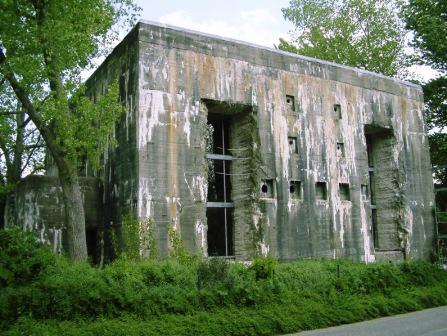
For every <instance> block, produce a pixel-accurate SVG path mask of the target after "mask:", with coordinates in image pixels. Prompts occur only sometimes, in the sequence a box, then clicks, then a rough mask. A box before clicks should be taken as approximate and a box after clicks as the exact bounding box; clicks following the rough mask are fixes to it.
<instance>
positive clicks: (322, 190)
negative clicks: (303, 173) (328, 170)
mask: <svg viewBox="0 0 447 336" xmlns="http://www.w3.org/2000/svg"><path fill="white" fill-rule="evenodd" d="M315 197H316V199H317V200H326V199H327V185H326V182H317V183H315Z"/></svg>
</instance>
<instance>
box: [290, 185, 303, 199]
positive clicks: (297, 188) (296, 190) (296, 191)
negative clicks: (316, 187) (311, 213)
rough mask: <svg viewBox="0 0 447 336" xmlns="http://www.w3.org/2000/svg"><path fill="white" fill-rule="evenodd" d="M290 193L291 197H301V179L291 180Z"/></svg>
mask: <svg viewBox="0 0 447 336" xmlns="http://www.w3.org/2000/svg"><path fill="white" fill-rule="evenodd" d="M289 193H290V198H291V199H301V181H290V183H289Z"/></svg>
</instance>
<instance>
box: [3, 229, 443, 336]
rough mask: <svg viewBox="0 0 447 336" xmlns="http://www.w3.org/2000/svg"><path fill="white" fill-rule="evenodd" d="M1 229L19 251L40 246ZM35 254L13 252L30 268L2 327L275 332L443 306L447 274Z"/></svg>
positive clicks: (15, 330) (66, 331) (7, 330)
mask: <svg viewBox="0 0 447 336" xmlns="http://www.w3.org/2000/svg"><path fill="white" fill-rule="evenodd" d="M0 232H1V233H2V235H12V236H13V239H12V241H11V245H18V246H21V247H20V250H23V251H24V250H26V251H38V250H39V249H41V248H40V247H39V246H38V245H35V244H36V242H35V240H34V241H33V240H29V239H28V238H27V237H28V236H23V237H22V238H21V239H22V240H23V241H17V240H18V238H14V235H15V234H16V233H12V231H0ZM5 232H6V233H5ZM1 237H3V236H1ZM8 237H9V236H8ZM2 241H3V240H2ZM2 244H3V243H2ZM5 246H6V245H5ZM2 247H3V245H2ZM11 249H12V247H7V248H6V250H11ZM2 250H3V249H2ZM23 253H24V252H23ZM11 255H14V253H13V252H10V253H9V254H8V255H7V256H3V257H2V258H4V259H5V260H10V259H11ZM34 255H35V257H34V259H33V260H34V261H33V262H32V264H33V265H38V267H32V268H30V267H29V264H30V260H29V259H26V258H22V257H23V256H22V255H21V254H20V255H17V258H16V262H15V264H14V266H13V267H12V268H11V267H10V268H9V269H15V270H25V271H20V272H15V273H14V274H15V275H14V277H13V278H14V279H16V280H14V281H10V280H8V282H3V284H4V288H2V290H0V330H1V331H2V334H5V335H19V334H26V335H41V334H45V335H84V334H85V335H91V334H98V335H109V334H110V335H111V334H114V335H120V334H121V335H157V334H160V333H163V334H164V335H191V334H234V335H272V334H282V333H289V332H296V331H300V330H304V329H312V328H318V327H326V326H331V325H335V324H339V323H348V322H354V321H360V320H364V319H368V318H373V317H378V316H384V315H390V314H396V313H402V312H405V311H411V310H416V309H421V308H424V307H431V306H435V305H442V304H447V295H446V294H447V273H446V272H445V271H443V270H441V269H439V268H437V267H436V266H434V265H431V264H428V263H425V262H411V263H401V264H389V263H386V264H369V265H365V264H360V263H353V262H349V261H343V260H337V261H310V260H306V261H297V262H294V263H284V264H282V263H277V261H275V260H274V259H273V258H257V259H255V260H254V261H253V263H252V264H251V265H243V264H240V263H234V262H228V261H225V260H222V259H211V260H204V261H198V260H195V262H190V263H188V264H186V263H180V262H179V261H178V260H177V259H175V258H171V259H167V260H163V261H159V260H158V261H157V260H150V259H142V260H139V261H133V260H130V259H128V258H127V259H118V260H117V261H115V262H113V263H111V264H109V265H107V266H106V267H105V268H103V269H99V268H95V267H92V266H91V265H89V264H88V263H85V262H72V261H70V260H68V259H66V258H64V257H62V256H55V255H53V259H50V260H49V259H47V257H46V256H45V254H43V255H39V254H38V253H37V252H35V253H34ZM39 258H40V259H39ZM2 260H3V259H2ZM39 260H40V263H39V262H37V261H39ZM20 261H21V262H22V265H20ZM2 263H3V264H4V262H3V261H2ZM31 270H32V271H31ZM36 270H37V271H36ZM24 274H25V276H24ZM26 274H28V275H26ZM9 278H10V277H9ZM9 278H8V279H9ZM19 279H20V280H19Z"/></svg>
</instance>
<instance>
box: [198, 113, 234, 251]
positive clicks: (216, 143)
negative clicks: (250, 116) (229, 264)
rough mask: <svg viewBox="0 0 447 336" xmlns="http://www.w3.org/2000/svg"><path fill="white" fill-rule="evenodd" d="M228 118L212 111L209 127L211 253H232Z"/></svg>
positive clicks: (207, 145)
mask: <svg viewBox="0 0 447 336" xmlns="http://www.w3.org/2000/svg"><path fill="white" fill-rule="evenodd" d="M229 120H230V118H229V117H228V116H225V115H218V114H209V115H208V124H207V129H206V134H205V138H206V152H207V154H206V158H207V168H208V198H207V211H206V215H207V225H208V231H207V241H208V255H209V256H231V255H233V253H234V251H233V221H232V215H231V214H232V208H233V202H232V201H231V179H230V176H231V174H230V172H231V161H232V159H233V157H232V156H231V151H230V149H229V148H230V147H229V139H230V138H229Z"/></svg>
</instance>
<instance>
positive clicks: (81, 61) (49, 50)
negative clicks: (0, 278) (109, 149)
mask: <svg viewBox="0 0 447 336" xmlns="http://www.w3.org/2000/svg"><path fill="white" fill-rule="evenodd" d="M136 10H137V7H136V6H135V5H134V4H133V2H132V0H64V1H60V0H4V1H2V2H1V3H0V74H1V75H2V76H3V79H4V80H6V81H7V82H8V85H9V86H10V87H11V88H12V91H13V92H14V97H15V99H16V100H17V102H18V103H19V104H20V106H21V108H22V109H23V110H24V111H25V112H26V115H27V117H29V118H30V120H31V121H32V122H33V123H34V125H35V126H36V128H37V129H38V130H39V133H40V134H41V136H42V138H43V139H44V141H45V144H46V146H47V148H48V151H49V153H50V154H51V156H52V158H53V160H54V162H55V165H56V166H57V169H58V174H59V181H60V184H61V187H62V194H63V201H64V205H65V226H66V233H67V238H68V242H69V244H68V253H69V255H70V257H71V258H72V259H75V260H79V259H85V258H86V257H87V247H86V238H85V216H84V208H83V203H82V197H81V190H80V187H79V182H78V177H77V164H78V162H79V160H80V158H82V157H88V158H89V160H90V162H93V163H94V162H97V160H98V155H99V153H100V151H101V148H102V147H103V146H104V144H105V142H106V138H107V136H108V135H109V133H110V132H111V130H112V128H113V125H114V124H115V121H116V120H117V118H118V116H119V114H120V111H121V108H120V106H119V103H118V90H117V88H116V86H112V87H111V88H110V89H109V91H108V93H107V94H105V95H104V96H103V97H101V98H99V99H98V101H97V102H96V104H93V103H92V102H91V101H90V100H89V99H88V98H87V97H85V96H84V95H83V92H84V90H85V89H84V88H83V86H82V85H81V81H80V74H81V71H82V70H83V69H85V68H86V67H88V66H89V65H91V64H92V60H93V58H94V57H96V56H98V55H99V54H100V53H101V51H102V50H103V49H102V47H103V46H104V43H109V42H110V39H111V38H113V37H114V36H116V34H111V33H110V31H111V30H110V29H111V27H112V26H114V25H115V24H116V23H117V22H118V21H120V20H123V19H124V20H127V22H129V21H132V20H133V18H134V15H133V14H134V13H135V11H136ZM112 32H113V30H112ZM99 120H100V121H101V122H100V123H99V122H98V121H99Z"/></svg>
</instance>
